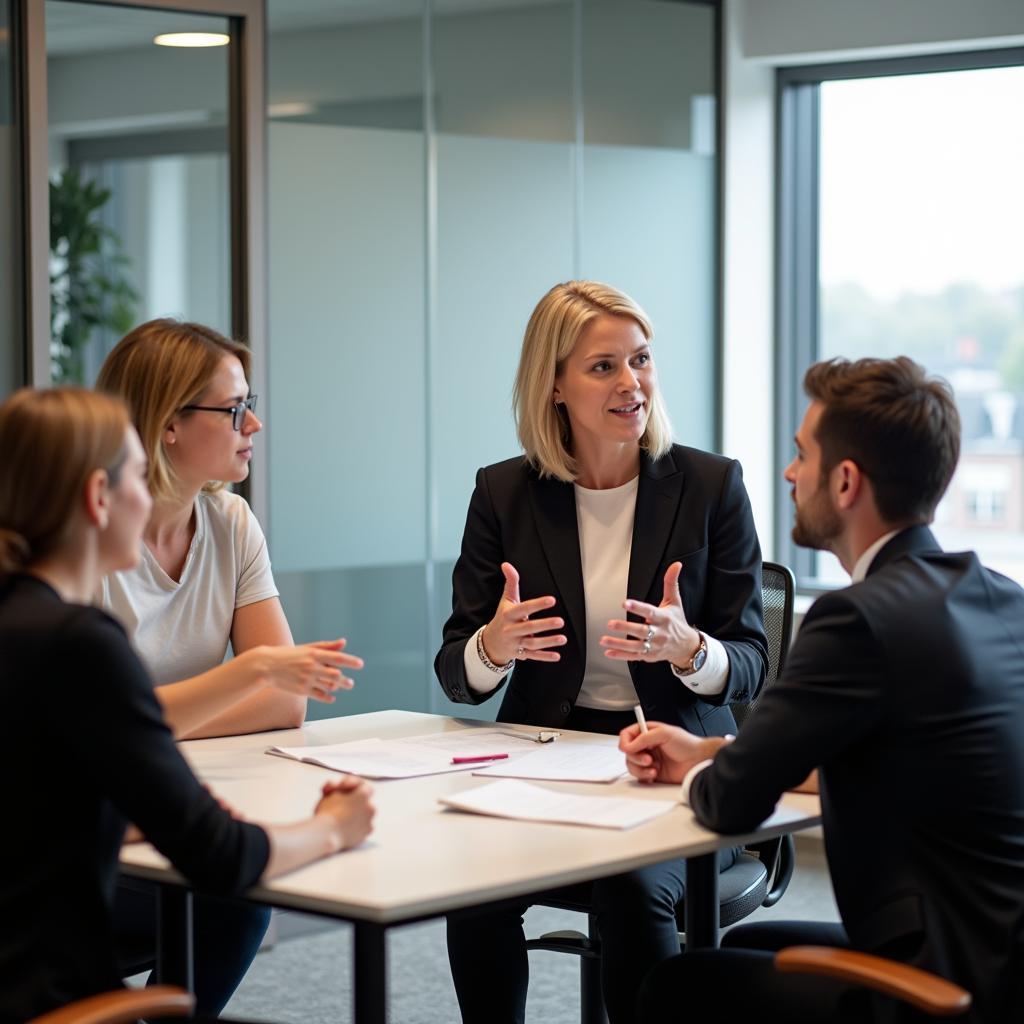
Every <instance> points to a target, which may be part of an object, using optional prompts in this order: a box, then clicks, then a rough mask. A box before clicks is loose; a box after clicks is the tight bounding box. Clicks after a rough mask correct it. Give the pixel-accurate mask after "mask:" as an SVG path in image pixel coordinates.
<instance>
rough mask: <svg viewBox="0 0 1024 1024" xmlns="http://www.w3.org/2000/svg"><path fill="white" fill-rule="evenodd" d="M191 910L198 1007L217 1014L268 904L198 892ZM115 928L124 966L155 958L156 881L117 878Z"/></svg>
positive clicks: (248, 959)
mask: <svg viewBox="0 0 1024 1024" xmlns="http://www.w3.org/2000/svg"><path fill="white" fill-rule="evenodd" d="M194 914H195V917H194V934H193V941H194V957H195V960H194V963H195V996H196V1013H197V1014H198V1015H200V1016H201V1017H217V1016H218V1015H219V1014H220V1012H221V1010H223V1009H224V1007H225V1006H226V1005H227V1002H228V1000H229V999H230V998H231V996H232V995H233V994H234V991H235V989H236V988H237V987H238V985H239V983H240V982H241V980H242V978H244V977H245V972H246V971H247V970H248V969H249V965H250V964H251V963H252V959H253V957H254V956H255V955H256V951H257V950H258V949H259V948H260V943H261V942H262V941H263V936H264V935H265V934H266V931H267V926H268V925H269V924H270V908H269V907H256V906H251V905H249V904H246V903H238V902H233V901H230V900H220V899H217V898H216V897H213V896H203V895H196V897H195V903H194ZM114 929H115V936H114V938H115V942H116V945H117V950H118V957H119V960H120V962H121V963H122V964H123V965H124V967H125V968H126V969H128V970H131V968H132V967H134V966H136V965H137V964H139V963H140V962H142V961H152V960H154V959H155V958H156V932H157V888H156V886H154V885H151V884H150V883H148V882H145V881H142V880H141V879H135V878H122V879H120V880H119V881H118V884H117V894H116V896H115V900H114Z"/></svg>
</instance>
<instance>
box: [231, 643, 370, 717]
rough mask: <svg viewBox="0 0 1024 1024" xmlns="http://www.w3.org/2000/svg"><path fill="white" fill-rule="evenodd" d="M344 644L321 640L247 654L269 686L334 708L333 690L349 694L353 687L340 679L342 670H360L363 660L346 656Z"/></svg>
mask: <svg viewBox="0 0 1024 1024" xmlns="http://www.w3.org/2000/svg"><path fill="white" fill-rule="evenodd" d="M346 642H347V641H345V640H321V641H317V642H316V643H311V644H298V645H297V646H295V647H291V646H288V645H285V644H282V645H280V646H273V647H271V646H263V647H254V648H252V650H251V651H246V652H245V655H243V657H245V656H251V657H252V658H254V659H255V661H256V665H257V668H256V671H257V672H258V673H259V674H260V675H262V677H263V678H264V679H265V680H266V682H267V683H268V684H269V685H270V686H276V687H277V688H278V689H279V690H284V691H286V692H287V693H297V694H299V695H300V696H302V697H312V698H313V699H314V700H319V701H322V702H323V703H324V704H333V703H334V696H333V693H334V691H335V690H339V689H340V690H351V689H352V687H353V686H354V685H355V683H354V682H353V681H352V680H351V679H349V678H348V677H347V676H345V675H342V672H341V669H342V668H348V669H359V668H362V667H363V659H362V658H357V657H356V656H355V655H354V654H345V653H344V652H343V648H344V646H345V644H346Z"/></svg>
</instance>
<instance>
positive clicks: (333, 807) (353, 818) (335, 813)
mask: <svg viewBox="0 0 1024 1024" xmlns="http://www.w3.org/2000/svg"><path fill="white" fill-rule="evenodd" d="M372 796H373V786H371V785H370V783H368V782H366V781H365V780H364V779H361V778H359V776H358V775H343V776H342V777H341V778H340V779H338V780H337V781H334V780H331V781H330V782H325V783H324V788H323V796H322V797H321V798H320V801H319V802H318V803H317V805H316V812H315V813H316V814H317V815H321V814H324V815H329V816H330V817H332V818H333V819H334V824H335V825H336V826H337V827H338V829H339V834H340V841H341V842H340V846H339V849H342V850H347V849H349V848H350V847H353V846H358V845H359V844H360V843H361V842H362V841H363V840H364V839H365V838H366V837H367V836H368V835H369V834H370V832H372V831H373V817H374V815H375V814H376V813H377V808H376V807H374V806H373V801H372V800H371V799H370V798H371V797H372Z"/></svg>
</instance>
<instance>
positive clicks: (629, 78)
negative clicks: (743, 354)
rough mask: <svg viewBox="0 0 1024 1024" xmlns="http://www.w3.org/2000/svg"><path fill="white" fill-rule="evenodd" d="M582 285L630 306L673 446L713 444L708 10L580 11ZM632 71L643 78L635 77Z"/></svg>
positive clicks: (594, 4)
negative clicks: (647, 330) (646, 334)
mask: <svg viewBox="0 0 1024 1024" xmlns="http://www.w3.org/2000/svg"><path fill="white" fill-rule="evenodd" d="M582 42H583V55H582V60H583V139H584V153H583V175H582V179H583V180H582V191H583V225H582V258H581V268H580V270H581V274H582V276H584V277H592V278H597V279H598V280H603V281H607V282H608V283H610V284H614V285H616V286H617V287H619V288H622V289H623V290H624V291H626V292H628V293H629V294H630V295H632V296H633V297H634V298H635V299H636V300H637V301H638V302H639V303H640V304H641V305H642V306H643V307H644V308H645V309H646V310H647V312H648V314H649V315H650V317H651V319H652V321H653V322H654V329H655V343H654V354H655V361H656V363H657V366H658V370H659V374H660V379H661V387H662V390H663V392H664V394H665V398H666V401H667V405H668V410H669V414H670V416H671V418H672V423H673V426H674V428H675V436H676V438H677V440H679V441H681V442H683V443H685V444H691V445H694V446H696V447H701V448H709V447H711V445H712V444H713V443H714V415H715V390H716V388H715V361H714V352H715V258H714V254H715V188H716V185H715V165H716V160H715V152H714V145H715V100H714V95H715V82H714V59H713V58H714V46H715V34H714V10H713V9H712V8H711V7H710V6H708V5H702V4H686V3H662V2H652V0H588V2H586V3H585V4H584V5H583V35H582ZM637 67H642V68H643V74H637V73H636V69H637Z"/></svg>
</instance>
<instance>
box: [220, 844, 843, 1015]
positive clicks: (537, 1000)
mask: <svg viewBox="0 0 1024 1024" xmlns="http://www.w3.org/2000/svg"><path fill="white" fill-rule="evenodd" d="M771 918H775V919H801V920H822V921H836V920H838V914H837V912H836V907H835V901H834V900H833V897H832V889H831V885H830V883H829V879H828V871H827V869H826V867H825V860H824V853H823V850H822V843H821V840H820V839H818V838H815V837H806V836H798V837H797V868H796V873H795V875H794V877H793V881H792V882H791V884H790V887H789V889H788V891H787V892H786V895H785V896H784V897H783V899H782V900H781V901H780V902H779V903H778V904H777V905H776V906H775V907H772V908H770V909H767V910H765V909H761V910H758V911H757V912H756V913H755V914H754V915H753V916H751V917H750V918H748V919H747V920H748V921H756V920H762V919H764V920H767V919H771ZM272 927H273V933H274V936H275V941H274V944H273V947H272V948H270V949H266V950H264V951H262V952H261V953H260V954H259V955H258V956H257V957H256V960H255V962H254V963H253V966H252V968H251V969H250V971H249V974H248V975H247V976H246V979H245V981H244V982H243V983H242V985H241V987H240V988H239V989H238V991H237V992H236V993H235V997H234V998H233V999H232V1001H231V1003H230V1004H229V1006H228V1008H227V1010H226V1012H225V1016H228V1017H238V1018H242V1019H248V1020H259V1021H274V1022H278V1024H348V1022H350V1021H351V1020H352V1006H351V1003H352V996H351V993H352V979H351V971H352V964H351V932H350V929H349V928H348V927H347V926H345V925H336V924H329V923H325V922H323V921H320V920H318V919H315V918H311V917H308V916H303V915H298V914H291V913H282V914H279V915H275V918H274V924H273V926H272ZM565 928H579V929H580V930H586V919H585V918H584V917H583V916H582V915H579V914H570V913H567V912H564V911H557V910H552V909H549V908H544V907H535V908H533V909H531V910H530V911H529V913H528V914H527V934H528V935H540V934H542V933H543V932H547V931H554V930H559V929H565ZM388 958H389V975H388V982H389V1020H390V1021H393V1022H395V1024H398V1022H401V1024H447V1022H456V1024H457V1022H458V1020H459V1013H458V1005H457V1003H456V1000H455V990H454V989H453V987H452V981H451V975H450V974H449V971H448V957H447V953H446V951H445V938H444V922H443V921H431V922H427V923H424V924H418V925H411V926H408V927H406V928H397V929H394V930H392V931H391V932H390V933H389V938H388ZM527 1020H528V1021H530V1022H538V1024H540V1022H543V1024H575V1022H577V1021H579V967H578V961H577V960H576V958H575V957H570V956H565V955H560V954H556V953H547V952H536V953H531V954H530V993H529V999H528V1002H527Z"/></svg>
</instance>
